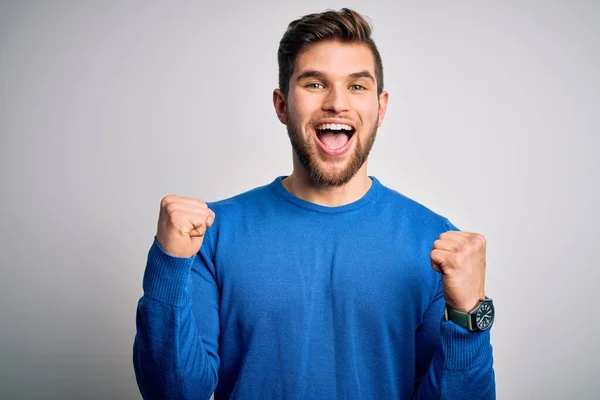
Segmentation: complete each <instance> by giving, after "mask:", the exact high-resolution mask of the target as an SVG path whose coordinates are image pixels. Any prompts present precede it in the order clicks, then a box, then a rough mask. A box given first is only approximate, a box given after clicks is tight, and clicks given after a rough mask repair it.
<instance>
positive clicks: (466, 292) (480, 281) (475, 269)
mask: <svg viewBox="0 0 600 400" xmlns="http://www.w3.org/2000/svg"><path fill="white" fill-rule="evenodd" d="M485 246H486V240H485V238H484V237H483V236H482V235H480V234H478V233H469V232H458V231H448V232H445V233H442V234H441V235H440V237H439V239H438V240H436V241H435V242H434V243H433V250H432V251H431V266H432V267H433V269H435V270H436V271H438V272H441V273H442V275H443V277H442V284H443V291H444V297H445V298H446V303H447V304H448V306H450V307H452V308H453V309H455V310H457V311H463V312H470V311H471V310H473V309H474V308H475V307H476V306H477V303H479V300H480V299H483V298H485V288H484V286H485Z"/></svg>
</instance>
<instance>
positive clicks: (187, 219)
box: [133, 196, 220, 399]
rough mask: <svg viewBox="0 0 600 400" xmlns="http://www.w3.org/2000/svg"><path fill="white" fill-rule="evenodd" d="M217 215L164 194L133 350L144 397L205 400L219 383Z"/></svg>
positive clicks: (196, 202)
mask: <svg viewBox="0 0 600 400" xmlns="http://www.w3.org/2000/svg"><path fill="white" fill-rule="evenodd" d="M213 220H214V213H213V212H212V211H211V210H209V209H208V207H207V206H206V204H205V203H203V202H200V201H199V200H194V199H186V198H180V197H175V196H168V197H166V198H165V199H163V201H162V202H161V211H160V217H159V223H158V233H157V235H156V238H155V240H154V243H153V244H152V247H151V248H150V251H149V253H148V261H147V265H146V270H145V272H144V279H143V289H144V294H143V296H142V298H141V299H140V300H139V303H138V308H137V315H136V327H137V333H136V336H135V340H134V346H133V365H134V370H135V375H136V380H137V384H138V387H139V389H140V392H141V394H142V396H143V397H144V398H146V399H165V398H199V399H208V398H210V396H211V394H212V393H213V391H214V390H215V387H216V385H217V377H218V369H219V357H218V338H219V298H220V296H219V289H218V285H217V283H216V272H215V268H214V265H213V263H212V260H211V259H212V255H211V253H210V246H209V243H208V240H207V241H206V243H203V239H204V235H205V233H206V229H207V227H210V226H211V225H212V222H213Z"/></svg>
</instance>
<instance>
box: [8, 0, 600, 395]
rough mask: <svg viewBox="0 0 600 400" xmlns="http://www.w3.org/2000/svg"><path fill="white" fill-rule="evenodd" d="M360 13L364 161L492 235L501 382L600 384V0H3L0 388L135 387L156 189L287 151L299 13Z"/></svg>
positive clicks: (244, 182)
mask: <svg viewBox="0 0 600 400" xmlns="http://www.w3.org/2000/svg"><path fill="white" fill-rule="evenodd" d="M344 6H348V7H351V8H355V9H356V10H357V11H359V12H361V13H363V14H366V15H367V16H369V17H370V18H371V20H372V22H373V25H374V39H375V41H376V43H377V44H378V46H379V49H380V51H381V54H382V57H383V62H384V68H385V86H386V89H387V90H388V91H389V92H390V103H389V108H388V115H387V118H386V120H385V122H384V125H383V127H382V128H381V129H380V131H379V135H378V138H377V141H376V144H375V147H374V150H373V152H372V156H371V158H370V162H369V167H370V168H369V174H370V175H375V176H377V177H378V178H379V179H380V180H381V181H382V182H383V183H384V184H385V185H387V186H390V187H392V188H394V189H396V190H398V191H400V192H402V193H404V194H406V195H408V196H409V197H412V198H414V199H415V200H417V201H419V202H421V203H423V204H425V205H426V206H428V207H430V208H432V209H433V210H434V211H436V212H438V213H440V214H442V215H444V216H446V217H448V218H449V219H450V220H451V221H452V222H454V223H455V224H456V225H457V226H459V227H460V228H461V229H462V230H468V231H477V232H480V233H482V234H484V235H485V236H487V238H488V241H489V243H488V278H487V291H488V295H489V296H490V297H492V298H493V299H494V300H495V304H496V307H497V320H496V324H495V326H494V328H493V330H492V341H493V345H494V351H495V370H496V374H497V391H498V397H499V398H501V399H575V398H577V399H591V398H595V396H597V393H598V392H600V382H599V378H600V376H599V375H600V374H599V372H598V371H599V370H600V361H599V359H600V345H598V335H599V334H600V332H599V323H598V317H597V315H598V314H597V313H598V306H599V305H600V304H599V301H598V300H597V295H596V289H597V287H598V281H599V278H600V273H599V266H598V259H599V258H598V256H599V253H598V250H597V249H598V245H597V243H598V242H599V239H600V237H599V236H600V235H599V233H598V232H599V228H598V227H599V222H600V220H599V215H598V211H597V210H598V203H599V201H600V196H599V194H598V193H599V190H598V186H599V182H600V179H599V173H598V172H599V166H600V163H599V162H598V160H597V158H596V157H595V155H596V153H597V152H598V150H599V149H600V146H599V144H600V143H599V142H600V140H599V139H598V134H599V133H600V129H599V128H600V123H599V122H598V118H599V111H600V95H599V93H600V74H599V72H598V71H600V2H596V1H562V2H558V1H544V2H542V1H540V2H531V1H512V2H507V1H503V2H483V1H454V2H449V1H440V2H427V4H425V3H424V2H417V1H413V2H407V1H393V2H392V1H389V2H376V1H351V2H348V3H342V2H339V1H330V2H322V1H317V0H305V1H296V2H282V1H274V0H273V1H270V2H266V1H265V2H261V3H259V2H248V3H244V2H242V1H239V2H219V3H217V2H210V3H209V2H202V1H196V2H192V1H189V2H188V1H186V2H184V1H179V2H167V1H144V2H142V1H127V2H121V1H96V2H92V1H38V2H36V1H8V2H7V1H1V2H0V132H1V142H0V151H1V153H0V156H1V157H0V162H1V169H0V171H1V179H2V180H1V182H0V183H1V185H0V187H1V189H2V192H1V194H2V195H1V206H0V213H1V214H0V217H1V221H2V229H1V231H0V235H1V236H0V246H1V247H0V263H1V270H0V272H1V278H0V338H1V341H0V397H2V398H7V399H10V398H36V397H39V398H42V397H43V398H64V399H66V398H74V399H75V398H98V399H101V398H102V399H108V398H114V399H129V398H131V399H134V398H139V393H138V391H137V387H136V384H135V379H134V374H133V366H132V355H131V353H132V343H133V337H134V334H135V310H136V305H137V300H138V298H139V297H140V296H141V294H142V292H141V279H142V273H143V270H144V267H145V262H146V255H147V250H148V249H149V247H150V245H151V243H152V238H153V235H154V233H155V227H156V219H157V216H158V206H159V201H160V199H161V197H162V196H164V195H165V194H168V193H176V194H179V195H183V196H194V197H199V198H202V199H204V200H207V201H209V200H210V201H212V200H216V199H220V198H223V197H228V196H231V195H234V194H237V193H239V192H241V191H244V190H247V189H250V188H253V187H255V186H258V185H263V184H266V183H268V182H270V181H271V180H272V179H273V178H274V177H275V176H277V175H283V174H288V173H289V172H290V171H291V150H290V145H289V142H288V139H287V134H286V131H285V127H284V126H283V125H281V124H280V123H279V122H278V120H277V119H276V117H275V113H274V111H273V107H272V104H271V93H272V90H273V89H274V88H275V87H276V86H277V63H276V51H277V46H278V42H279V40H280V38H281V36H282V34H283V32H284V30H285V28H286V26H287V24H288V23H289V22H290V21H291V20H293V19H296V18H298V17H300V16H302V15H304V14H307V13H312V12H320V11H323V10H325V9H327V8H333V9H339V8H341V7H344Z"/></svg>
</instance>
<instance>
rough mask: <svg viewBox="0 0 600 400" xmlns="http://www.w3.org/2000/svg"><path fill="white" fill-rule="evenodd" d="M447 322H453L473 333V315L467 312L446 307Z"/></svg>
mask: <svg viewBox="0 0 600 400" xmlns="http://www.w3.org/2000/svg"><path fill="white" fill-rule="evenodd" d="M446 320H447V321H452V322H454V323H455V324H456V325H459V326H462V327H463V328H465V329H468V330H470V331H473V330H474V329H473V324H472V321H473V320H472V319H471V314H469V313H466V312H462V311H456V310H455V309H453V308H452V307H448V306H447V305H446Z"/></svg>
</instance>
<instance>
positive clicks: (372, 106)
mask: <svg viewBox="0 0 600 400" xmlns="http://www.w3.org/2000/svg"><path fill="white" fill-rule="evenodd" d="M358 115H359V116H360V118H361V120H362V123H363V125H366V126H369V127H370V126H371V125H374V124H376V123H377V120H378V119H379V104H378V102H377V101H375V102H369V103H368V104H365V103H363V104H361V105H360V108H359V109H358Z"/></svg>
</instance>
